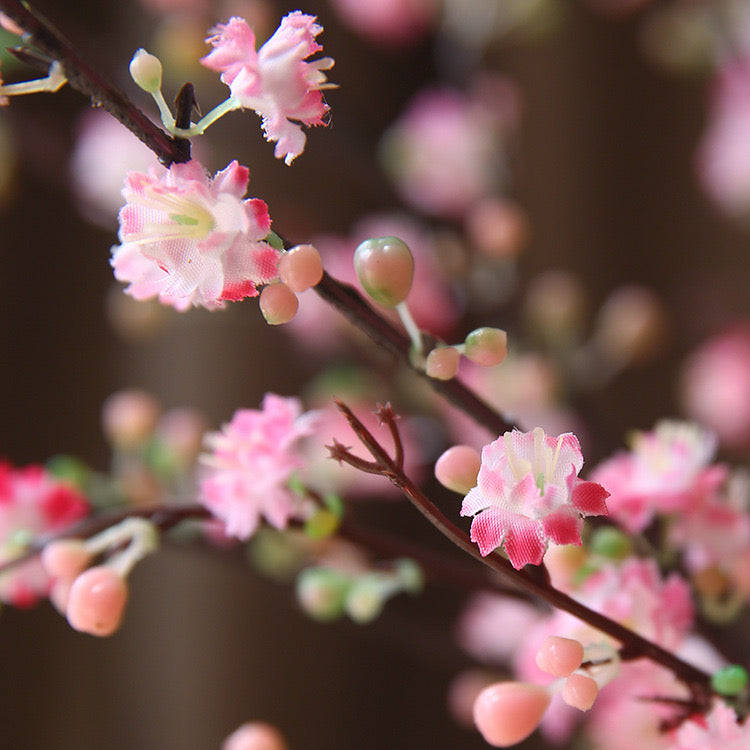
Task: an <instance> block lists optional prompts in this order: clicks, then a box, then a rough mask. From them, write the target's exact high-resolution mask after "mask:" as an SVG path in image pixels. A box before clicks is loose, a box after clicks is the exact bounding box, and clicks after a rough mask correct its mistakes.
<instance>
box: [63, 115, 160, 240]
mask: <svg viewBox="0 0 750 750" xmlns="http://www.w3.org/2000/svg"><path fill="white" fill-rule="evenodd" d="M149 169H153V170H154V173H155V174H156V175H158V176H159V177H161V176H162V175H163V174H164V171H165V170H164V167H162V166H161V165H159V164H158V162H157V160H156V157H155V156H154V153H153V151H151V149H149V148H148V146H146V145H145V144H144V143H142V142H141V141H140V140H139V139H138V138H136V137H135V136H134V135H133V134H132V133H131V132H130V131H129V130H128V129H127V128H124V127H123V126H122V125H121V124H120V123H119V122H118V121H117V120H115V118H114V117H112V115H110V114H109V112H105V111H104V110H103V109H90V110H87V111H86V112H85V113H84V114H83V116H82V117H81V119H80V122H79V124H78V132H77V137H76V142H75V147H74V148H73V152H72V154H71V157H70V174H71V177H72V179H73V189H74V191H75V194H76V197H77V198H78V205H79V208H80V210H81V213H82V214H83V215H84V216H85V217H86V218H87V219H88V220H89V221H92V222H94V223H96V224H101V225H102V226H105V227H107V228H108V229H109V228H110V227H111V226H112V221H113V219H114V218H115V217H116V216H117V212H118V211H119V210H120V208H121V207H122V182H123V179H124V178H125V175H126V174H127V173H128V171H135V172H146V171H148V170H149Z"/></svg>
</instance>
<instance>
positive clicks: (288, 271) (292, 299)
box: [259, 245, 323, 326]
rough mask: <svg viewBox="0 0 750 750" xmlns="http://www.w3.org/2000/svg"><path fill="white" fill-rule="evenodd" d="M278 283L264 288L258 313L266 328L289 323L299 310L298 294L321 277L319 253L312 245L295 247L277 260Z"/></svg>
mask: <svg viewBox="0 0 750 750" xmlns="http://www.w3.org/2000/svg"><path fill="white" fill-rule="evenodd" d="M278 269H279V279H280V281H278V282H275V283H273V284H268V285H267V286H265V287H263V291H262V292H261V293H260V300H259V303H260V311H261V312H262V313H263V317H264V318H265V319H266V322H267V323H268V324H269V325H272V326H276V325H281V324H283V323H288V322H289V321H290V320H291V319H292V318H293V317H294V316H295V315H296V314H297V309H298V307H299V302H298V300H297V295H298V294H300V293H301V292H304V291H306V290H307V289H310V288H311V287H314V286H315V285H316V284H317V283H318V282H319V281H320V280H321V279H322V278H323V262H322V261H321V259H320V253H319V252H318V251H317V250H316V249H315V248H314V247H313V246H312V245H297V246H296V247H293V248H292V249H291V250H288V251H287V252H285V253H284V254H283V255H282V256H281V257H280V258H279V265H278Z"/></svg>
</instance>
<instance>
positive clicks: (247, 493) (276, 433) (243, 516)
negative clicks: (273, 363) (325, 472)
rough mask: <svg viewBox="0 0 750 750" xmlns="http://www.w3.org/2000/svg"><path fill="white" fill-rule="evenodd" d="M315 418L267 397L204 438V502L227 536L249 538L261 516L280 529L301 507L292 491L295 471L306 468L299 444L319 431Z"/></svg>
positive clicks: (294, 404)
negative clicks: (316, 427)
mask: <svg viewBox="0 0 750 750" xmlns="http://www.w3.org/2000/svg"><path fill="white" fill-rule="evenodd" d="M316 419H317V415H316V414H315V413H314V412H306V413H304V414H303V413H302V405H301V403H300V402H299V400H297V399H295V398H282V397H280V396H276V395H274V394H272V393H267V394H266V396H265V397H264V399H263V404H262V406H261V408H260V409H240V410H238V411H237V412H236V413H235V415H234V417H232V421H231V422H229V423H228V424H226V425H224V426H223V428H222V430H221V432H212V433H209V434H208V435H206V437H205V444H206V446H207V447H208V448H209V449H210V451H211V452H210V453H208V454H204V455H203V456H202V457H201V460H202V462H203V463H204V464H205V465H206V467H207V471H206V474H205V476H204V478H203V479H202V480H201V483H200V501H201V502H202V503H203V504H204V505H205V506H206V507H207V508H208V509H209V510H210V511H211V513H213V514H214V516H216V517H217V518H219V519H220V520H222V521H223V522H224V523H225V524H226V532H227V534H228V535H230V536H236V537H237V538H239V539H248V538H249V537H250V536H252V534H253V533H254V532H255V530H256V528H257V526H258V524H259V523H260V520H261V518H264V519H265V520H266V521H268V523H270V524H271V525H272V526H274V527H275V528H277V529H282V528H285V527H286V525H287V523H288V522H289V519H290V518H292V517H293V516H295V515H296V514H298V513H299V512H300V511H301V509H302V507H301V503H300V499H299V498H298V497H297V495H295V493H294V492H293V491H292V490H291V489H289V487H288V482H289V480H290V478H291V477H292V475H293V474H294V472H296V471H299V470H300V469H302V468H303V467H304V466H305V461H304V459H303V457H302V452H301V448H300V440H301V439H302V438H304V437H306V436H308V435H310V434H311V433H312V431H313V429H315V421H316Z"/></svg>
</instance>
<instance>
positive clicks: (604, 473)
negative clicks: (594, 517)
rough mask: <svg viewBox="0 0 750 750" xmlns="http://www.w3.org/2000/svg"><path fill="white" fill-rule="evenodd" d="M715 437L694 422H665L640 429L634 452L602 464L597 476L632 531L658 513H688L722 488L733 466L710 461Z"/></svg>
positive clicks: (617, 513)
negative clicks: (728, 468) (728, 470)
mask: <svg viewBox="0 0 750 750" xmlns="http://www.w3.org/2000/svg"><path fill="white" fill-rule="evenodd" d="M715 451H716V438H715V436H714V435H713V434H712V433H710V432H707V431H705V430H702V429H701V428H699V427H698V426H697V425H694V424H691V423H689V422H676V421H670V420H662V421H661V422H659V423H658V424H657V425H656V427H655V429H654V430H653V431H652V432H636V433H634V436H633V438H632V448H631V450H630V451H629V452H620V453H617V454H615V455H614V456H613V457H612V458H610V459H607V460H606V461H604V462H603V463H601V464H599V466H597V467H596V468H595V469H594V471H593V472H592V473H591V479H592V480H593V481H596V482H600V483H601V484H603V485H605V486H606V487H607V489H608V490H609V492H610V498H609V500H608V503H607V504H608V506H609V513H610V516H612V518H614V519H615V520H616V521H617V522H618V523H620V524H622V525H623V526H624V527H625V528H626V529H627V530H628V531H630V532H638V531H642V530H643V529H645V528H646V527H647V526H648V525H649V524H650V523H651V521H652V520H653V517H654V515H655V514H657V513H675V512H685V511H686V510H687V509H689V508H690V507H691V506H693V505H694V504H695V503H696V502H698V501H699V500H700V499H701V498H702V497H705V496H706V495H707V494H709V493H711V492H713V491H715V490H716V488H717V487H718V486H719V485H720V484H721V483H722V482H723V481H724V479H725V478H726V475H727V469H726V467H725V466H723V465H718V464H717V465H714V466H712V465H710V462H711V460H712V459H713V456H714V453H715Z"/></svg>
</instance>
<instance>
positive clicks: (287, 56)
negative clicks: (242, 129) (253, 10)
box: [201, 11, 333, 164]
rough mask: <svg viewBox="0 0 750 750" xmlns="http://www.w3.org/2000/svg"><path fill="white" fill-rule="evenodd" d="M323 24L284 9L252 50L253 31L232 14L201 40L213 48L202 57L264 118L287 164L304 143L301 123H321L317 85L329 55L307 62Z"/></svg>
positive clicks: (326, 85) (322, 108)
mask: <svg viewBox="0 0 750 750" xmlns="http://www.w3.org/2000/svg"><path fill="white" fill-rule="evenodd" d="M322 31H323V27H322V26H319V25H318V24H316V23H315V16H309V15H306V14H303V13H302V12H300V11H294V12H293V13H289V14H288V15H286V16H284V18H282V19H281V24H280V26H279V28H278V29H277V30H276V32H275V33H274V34H273V36H272V37H271V38H270V39H269V40H268V41H267V42H266V43H265V44H263V46H262V47H261V48H260V49H259V50H258V51H257V52H256V50H255V34H254V33H253V30H252V29H251V28H250V27H249V26H248V25H247V23H246V22H245V20H244V19H242V18H237V17H233V18H231V19H230V20H229V23H227V24H220V25H218V26H216V28H214V29H212V30H211V32H210V33H211V36H210V37H209V38H208V39H207V40H206V41H207V42H209V43H210V44H212V45H213V47H214V49H213V50H212V51H211V52H209V54H208V55H206V56H205V57H203V58H202V59H201V62H202V63H203V65H205V66H206V67H207V68H210V69H211V70H215V71H217V72H220V73H221V80H222V81H223V82H224V83H226V84H227V86H229V89H230V91H231V94H232V97H233V98H234V99H235V100H237V101H238V102H239V103H240V105H241V106H242V107H245V108H248V109H253V110H255V112H257V113H258V114H259V115H260V116H261V117H262V118H263V131H264V132H265V134H266V139H267V140H269V141H276V147H275V149H274V156H275V157H276V158H277V159H282V158H283V159H284V161H285V162H286V163H287V164H291V162H292V160H293V159H295V158H296V157H297V156H299V155H300V154H301V153H302V151H303V150H304V148H305V141H306V137H305V134H304V132H303V131H302V128H301V126H300V125H299V123H302V124H303V125H324V124H325V122H324V120H323V117H324V115H325V114H326V112H328V105H327V104H326V103H325V102H324V101H323V95H322V94H321V89H324V88H330V87H331V84H329V83H327V79H326V75H325V73H324V72H323V71H324V70H328V69H330V68H332V67H333V59H332V58H330V57H323V58H320V59H318V60H312V61H308V60H307V58H308V57H310V55H314V54H315V53H316V52H319V51H320V50H322V49H323V47H322V46H321V45H320V44H318V42H316V41H315V37H316V36H318V34H320V33H321V32H322Z"/></svg>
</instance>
